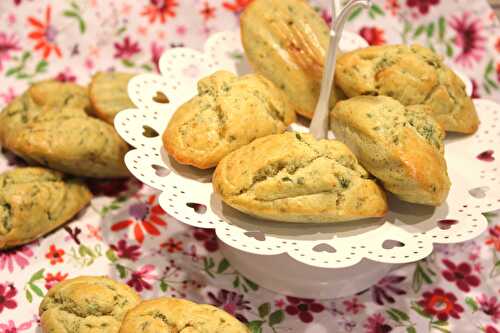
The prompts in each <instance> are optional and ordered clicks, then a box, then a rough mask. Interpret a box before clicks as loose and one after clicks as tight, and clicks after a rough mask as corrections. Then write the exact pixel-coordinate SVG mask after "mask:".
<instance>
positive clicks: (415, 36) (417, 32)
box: [413, 25, 425, 38]
mask: <svg viewBox="0 0 500 333" xmlns="http://www.w3.org/2000/svg"><path fill="white" fill-rule="evenodd" d="M424 31H425V26H424V25H419V26H418V28H417V30H415V32H414V33H413V38H417V37H418V36H420V35H421V34H422V33H423V32H424Z"/></svg>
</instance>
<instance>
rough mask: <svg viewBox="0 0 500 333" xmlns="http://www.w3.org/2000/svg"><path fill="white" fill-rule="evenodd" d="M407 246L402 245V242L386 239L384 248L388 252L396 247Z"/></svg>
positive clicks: (383, 244)
mask: <svg viewBox="0 0 500 333" xmlns="http://www.w3.org/2000/svg"><path fill="white" fill-rule="evenodd" d="M403 246H405V243H401V242H400V241H397V240H394V239H386V240H385V241H384V242H383V243H382V247H383V248H384V249H386V250H390V249H393V248H395V247H403Z"/></svg>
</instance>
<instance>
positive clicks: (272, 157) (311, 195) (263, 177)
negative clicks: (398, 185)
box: [213, 132, 387, 223]
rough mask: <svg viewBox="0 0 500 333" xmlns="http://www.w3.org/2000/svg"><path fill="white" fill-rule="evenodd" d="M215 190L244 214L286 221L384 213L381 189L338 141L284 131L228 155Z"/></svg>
mask: <svg viewBox="0 0 500 333" xmlns="http://www.w3.org/2000/svg"><path fill="white" fill-rule="evenodd" d="M213 186H214V190H215V192H216V193H217V194H219V195H220V196H221V197H222V200H223V201H224V202H225V203H226V204H228V205H229V206H231V207H233V208H235V209H237V210H240V211H242V212H244V213H247V214H250V215H254V216H257V217H262V218H266V219H270V220H275V221H283V222H299V223H300V222H304V223H306V222H338V221H348V220H355V219H362V218H368V217H378V216H383V215H384V214H385V212H386V211H387V202H386V198H385V194H384V192H383V190H382V189H381V188H380V187H379V186H378V185H377V184H376V183H375V182H374V181H373V180H371V179H370V176H369V174H368V172H366V170H365V169H363V167H362V166H361V165H360V164H359V163H358V161H357V160H356V157H355V156H354V154H353V153H352V152H351V151H350V150H349V149H348V148H347V146H346V145H344V144H343V143H341V142H340V141H335V140H320V141H318V140H316V139H314V138H313V137H312V136H311V135H309V134H303V133H293V132H285V133H283V134H277V135H270V136H267V137H264V138H260V139H257V140H255V141H253V142H252V143H251V144H249V145H247V146H244V147H242V148H240V149H238V150H236V151H234V152H233V153H231V154H229V155H228V156H226V157H225V158H224V159H223V160H222V161H221V162H220V163H219V165H218V166H217V169H216V170H215V174H214V176H213Z"/></svg>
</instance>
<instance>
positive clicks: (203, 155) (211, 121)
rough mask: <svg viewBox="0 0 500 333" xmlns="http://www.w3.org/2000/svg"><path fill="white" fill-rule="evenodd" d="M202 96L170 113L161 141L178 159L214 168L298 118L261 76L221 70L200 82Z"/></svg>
mask: <svg viewBox="0 0 500 333" xmlns="http://www.w3.org/2000/svg"><path fill="white" fill-rule="evenodd" d="M198 91H199V94H198V95H197V96H195V97H194V98H192V99H191V100H189V101H188V102H187V103H185V104H184V105H182V106H181V107H180V108H179V109H178V110H177V111H176V112H175V114H174V115H173V116H172V118H171V120H170V122H169V124H168V127H167V129H166V130H165V133H164V134H163V143H164V146H165V149H166V150H167V152H168V153H169V154H170V155H171V156H172V157H173V158H174V159H175V160H176V161H177V162H179V163H182V164H189V165H193V166H195V167H198V168H201V169H207V168H212V167H214V166H216V165H217V163H218V162H219V161H220V160H221V159H222V158H223V157H224V156H226V155H227V154H228V153H230V152H231V151H234V150H235V149H237V148H239V147H241V146H243V145H246V144H248V143H249V142H251V141H252V140H254V139H255V138H258V137H262V136H265V135H269V134H274V133H281V132H283V131H284V130H285V129H286V128H287V127H288V125H289V124H291V123H292V122H293V121H294V120H295V113H294V111H293V107H292V106H291V105H290V103H289V102H288V98H287V97H286V96H285V95H284V94H283V93H282V92H281V91H280V90H278V89H277V88H276V87H274V85H273V84H272V83H271V82H270V81H269V80H267V79H265V78H264V77H262V76H260V75H258V74H250V75H245V76H242V77H240V78H237V77H236V76H235V75H234V74H232V73H229V72H226V71H219V72H216V73H214V74H213V75H210V76H208V77H206V78H204V79H202V80H201V81H200V82H199V83H198Z"/></svg>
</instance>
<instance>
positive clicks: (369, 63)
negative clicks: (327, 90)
mask: <svg viewBox="0 0 500 333" xmlns="http://www.w3.org/2000/svg"><path fill="white" fill-rule="evenodd" d="M335 82H336V84H337V85H338V86H339V87H340V88H341V89H342V90H343V91H344V93H345V94H346V95H347V96H348V97H354V96H358V95H385V96H390V97H393V98H395V99H397V100H398V101H399V102H401V103H402V104H403V105H414V104H425V105H428V106H430V107H431V109H432V115H433V117H434V118H436V120H437V121H438V122H439V123H440V124H441V126H443V128H444V129H445V130H446V131H451V132H461V133H474V132H475V131H476V130H477V128H478V126H479V119H478V117H477V114H476V109H475V107H474V104H473V103H472V101H471V99H470V98H469V97H468V96H467V94H466V92H465V85H464V83H463V82H462V80H460V78H459V77H458V76H457V75H456V74H455V73H454V72H453V71H452V70H450V69H449V68H448V67H447V66H446V65H445V64H444V63H443V61H442V59H441V57H440V56H438V55H437V54H436V53H434V52H433V51H432V50H430V49H428V48H425V47H422V46H420V45H412V46H406V45H384V46H372V47H368V48H366V49H361V50H356V51H353V52H349V53H346V54H344V55H342V56H341V57H340V58H339V59H338V61H337V67H336V71H335Z"/></svg>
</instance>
